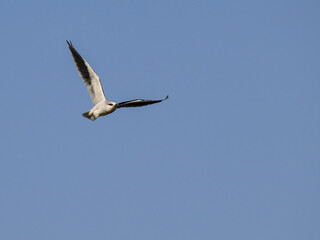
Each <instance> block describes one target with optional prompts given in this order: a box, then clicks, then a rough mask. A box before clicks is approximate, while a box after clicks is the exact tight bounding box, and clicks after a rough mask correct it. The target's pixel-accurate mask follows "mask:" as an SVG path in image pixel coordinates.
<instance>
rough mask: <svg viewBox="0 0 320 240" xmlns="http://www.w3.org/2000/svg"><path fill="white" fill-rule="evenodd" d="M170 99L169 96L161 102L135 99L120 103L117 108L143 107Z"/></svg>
mask: <svg viewBox="0 0 320 240" xmlns="http://www.w3.org/2000/svg"><path fill="white" fill-rule="evenodd" d="M166 99H168V96H166V98H164V99H161V100H144V99H134V100H130V101H126V102H121V103H118V105H117V108H123V107H142V106H146V105H149V104H154V103H159V102H162V101H164V100H166Z"/></svg>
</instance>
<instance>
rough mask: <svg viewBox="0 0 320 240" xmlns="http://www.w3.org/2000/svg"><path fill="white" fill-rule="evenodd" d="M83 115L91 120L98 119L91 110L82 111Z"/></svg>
mask: <svg viewBox="0 0 320 240" xmlns="http://www.w3.org/2000/svg"><path fill="white" fill-rule="evenodd" d="M82 116H84V117H85V118H88V119H90V120H91V121H94V120H96V118H95V117H94V116H93V114H90V111H88V112H85V113H82Z"/></svg>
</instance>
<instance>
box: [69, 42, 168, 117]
mask: <svg viewBox="0 0 320 240" xmlns="http://www.w3.org/2000/svg"><path fill="white" fill-rule="evenodd" d="M67 43H68V45H69V49H70V52H71V54H72V58H73V61H74V63H75V65H76V68H77V70H78V72H79V75H80V77H81V78H82V79H83V81H84V83H85V84H86V86H87V88H88V92H89V94H90V97H91V100H92V103H93V105H94V107H93V108H92V109H91V110H90V111H88V112H86V113H83V114H82V115H83V116H84V117H86V118H88V119H90V120H92V121H94V120H96V119H97V118H98V117H100V116H105V115H107V114H110V113H112V112H114V111H115V110H116V109H117V108H122V107H142V106H145V105H149V104H154V103H158V102H162V101H163V100H166V99H168V96H167V97H166V98H164V99H161V100H144V99H134V100H130V101H125V102H120V103H116V102H113V101H110V100H109V99H107V98H106V97H105V95H104V92H103V88H102V86H101V82H100V78H99V76H98V75H97V74H96V72H95V71H94V70H93V69H92V67H91V66H90V65H89V63H88V62H87V61H86V60H84V58H82V57H81V55H80V54H79V53H78V52H77V50H76V49H75V48H74V47H73V45H72V43H71V41H70V42H68V41H67Z"/></svg>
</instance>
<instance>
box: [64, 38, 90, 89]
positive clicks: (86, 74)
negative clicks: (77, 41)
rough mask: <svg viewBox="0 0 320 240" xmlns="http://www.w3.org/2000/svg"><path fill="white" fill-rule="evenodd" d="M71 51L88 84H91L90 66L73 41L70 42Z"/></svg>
mask: <svg viewBox="0 0 320 240" xmlns="http://www.w3.org/2000/svg"><path fill="white" fill-rule="evenodd" d="M67 43H68V45H69V49H70V52H71V54H72V57H73V60H74V62H75V64H76V67H77V69H78V71H79V73H80V75H81V77H82V79H83V81H84V83H85V84H86V85H90V84H91V79H90V74H89V71H88V67H87V65H86V63H85V60H84V59H83V58H82V57H81V55H80V54H79V53H78V52H77V50H76V49H75V48H74V47H73V45H72V42H71V41H70V42H68V41H67Z"/></svg>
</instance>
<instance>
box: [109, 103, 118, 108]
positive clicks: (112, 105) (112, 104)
mask: <svg viewBox="0 0 320 240" xmlns="http://www.w3.org/2000/svg"><path fill="white" fill-rule="evenodd" d="M108 106H109V107H110V108H115V107H116V106H117V103H115V102H108Z"/></svg>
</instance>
